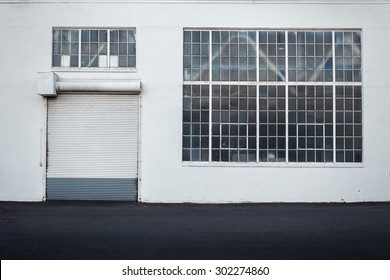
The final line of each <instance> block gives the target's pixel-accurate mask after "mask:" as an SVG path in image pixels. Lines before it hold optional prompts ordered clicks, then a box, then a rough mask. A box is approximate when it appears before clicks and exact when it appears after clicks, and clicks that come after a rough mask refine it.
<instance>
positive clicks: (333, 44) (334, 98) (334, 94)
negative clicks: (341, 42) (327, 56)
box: [332, 31, 336, 163]
mask: <svg viewBox="0 0 390 280" xmlns="http://www.w3.org/2000/svg"><path fill="white" fill-rule="evenodd" d="M335 44H336V35H335V31H332V64H333V69H332V71H333V73H332V76H333V86H332V90H333V108H332V109H333V163H335V162H336V84H335V83H336V51H335V50H336V45H335Z"/></svg>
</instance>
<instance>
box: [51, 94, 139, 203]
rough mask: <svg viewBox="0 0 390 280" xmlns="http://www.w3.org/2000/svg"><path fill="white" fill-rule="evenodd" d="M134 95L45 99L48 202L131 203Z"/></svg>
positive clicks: (135, 148) (133, 193)
mask: <svg viewBox="0 0 390 280" xmlns="http://www.w3.org/2000/svg"><path fill="white" fill-rule="evenodd" d="M138 110H139V96H138V95H87V94H83V95H81V94H60V95H58V97H57V98H55V99H49V101H48V167H47V198H48V199H75V200H76V199H104V200H136V187H137V186H136V185H137V184H136V182H137V180H136V178H137V162H138V160H137V159H138V126H139V125H138V115H139V114H138Z"/></svg>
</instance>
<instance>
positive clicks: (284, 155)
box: [183, 30, 362, 163]
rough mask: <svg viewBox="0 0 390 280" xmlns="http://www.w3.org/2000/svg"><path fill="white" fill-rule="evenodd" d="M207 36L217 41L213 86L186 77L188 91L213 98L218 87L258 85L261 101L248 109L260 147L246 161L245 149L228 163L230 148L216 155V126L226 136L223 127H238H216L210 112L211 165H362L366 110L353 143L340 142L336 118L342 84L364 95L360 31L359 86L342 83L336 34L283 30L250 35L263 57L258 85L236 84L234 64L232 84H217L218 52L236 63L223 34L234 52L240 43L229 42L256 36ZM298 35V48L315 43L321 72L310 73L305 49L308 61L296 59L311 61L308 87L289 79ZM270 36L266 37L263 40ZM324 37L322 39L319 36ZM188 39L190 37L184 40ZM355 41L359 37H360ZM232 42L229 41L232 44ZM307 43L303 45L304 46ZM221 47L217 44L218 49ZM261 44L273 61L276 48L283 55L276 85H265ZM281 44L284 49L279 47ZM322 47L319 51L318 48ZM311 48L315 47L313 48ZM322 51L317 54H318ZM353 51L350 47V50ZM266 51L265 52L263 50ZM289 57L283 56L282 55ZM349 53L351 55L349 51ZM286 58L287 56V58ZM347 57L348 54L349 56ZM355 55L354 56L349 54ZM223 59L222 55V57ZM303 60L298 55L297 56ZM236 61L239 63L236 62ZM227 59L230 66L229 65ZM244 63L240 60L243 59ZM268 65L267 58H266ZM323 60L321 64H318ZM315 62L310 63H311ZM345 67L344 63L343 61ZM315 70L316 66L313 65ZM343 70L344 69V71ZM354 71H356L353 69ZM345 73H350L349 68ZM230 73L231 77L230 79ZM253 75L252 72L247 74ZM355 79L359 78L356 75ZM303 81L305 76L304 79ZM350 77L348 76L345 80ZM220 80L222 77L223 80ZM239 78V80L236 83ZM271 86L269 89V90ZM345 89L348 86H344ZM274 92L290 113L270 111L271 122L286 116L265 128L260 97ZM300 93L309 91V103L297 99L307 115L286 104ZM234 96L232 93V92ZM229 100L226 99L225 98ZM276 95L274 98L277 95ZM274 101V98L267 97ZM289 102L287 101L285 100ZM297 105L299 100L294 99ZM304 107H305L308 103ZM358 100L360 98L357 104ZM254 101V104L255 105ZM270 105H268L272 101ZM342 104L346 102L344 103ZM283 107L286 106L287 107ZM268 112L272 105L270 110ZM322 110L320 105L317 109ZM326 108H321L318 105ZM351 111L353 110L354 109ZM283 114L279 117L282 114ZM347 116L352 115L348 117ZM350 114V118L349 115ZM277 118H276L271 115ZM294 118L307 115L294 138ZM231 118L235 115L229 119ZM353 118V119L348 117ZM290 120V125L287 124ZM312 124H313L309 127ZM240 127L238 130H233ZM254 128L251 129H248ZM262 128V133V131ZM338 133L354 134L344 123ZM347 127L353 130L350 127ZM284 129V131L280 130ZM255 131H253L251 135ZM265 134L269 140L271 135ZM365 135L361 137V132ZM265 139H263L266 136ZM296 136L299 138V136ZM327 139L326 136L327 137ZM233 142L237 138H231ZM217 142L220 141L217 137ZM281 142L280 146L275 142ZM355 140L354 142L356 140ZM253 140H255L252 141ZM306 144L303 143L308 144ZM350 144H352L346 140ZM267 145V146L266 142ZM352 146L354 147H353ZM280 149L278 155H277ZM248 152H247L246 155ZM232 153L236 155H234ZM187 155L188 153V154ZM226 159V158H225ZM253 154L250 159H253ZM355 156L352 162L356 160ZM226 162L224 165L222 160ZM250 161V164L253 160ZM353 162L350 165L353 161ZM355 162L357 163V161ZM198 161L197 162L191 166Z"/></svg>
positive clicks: (273, 70) (275, 68) (270, 71)
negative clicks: (203, 87) (196, 87)
mask: <svg viewBox="0 0 390 280" xmlns="http://www.w3.org/2000/svg"><path fill="white" fill-rule="evenodd" d="M186 32H194V31H186V30H185V31H184V34H185V33H186ZM201 32H208V33H209V36H208V37H209V38H211V42H210V43H209V53H212V54H213V55H212V56H209V57H208V58H209V63H208V65H209V66H211V67H212V69H213V71H211V72H210V71H209V72H208V81H207V80H204V81H203V82H202V81H194V80H191V79H188V78H187V79H186V76H185V75H184V84H185V85H187V84H197V83H198V84H207V86H208V87H209V90H210V93H211V92H213V91H214V87H215V86H218V87H220V88H222V87H224V86H225V88H228V87H232V86H241V85H247V86H250V87H252V86H254V85H257V86H256V87H255V98H253V100H251V101H250V100H248V104H250V103H253V104H252V105H251V106H252V107H253V106H255V112H254V113H255V120H256V123H255V124H256V127H257V129H255V131H254V132H252V134H253V133H254V135H253V136H255V137H254V138H255V139H256V142H255V143H254V147H255V148H254V151H251V153H249V152H248V153H246V154H245V156H242V157H241V155H240V149H239V148H237V151H234V153H233V154H225V155H224V156H223V157H222V155H221V154H222V150H223V149H224V150H229V149H231V147H229V148H222V146H219V147H218V148H219V150H218V149H216V148H215V147H217V146H213V145H214V144H215V143H213V141H214V140H213V137H214V136H215V135H214V132H215V131H214V126H215V125H216V124H218V125H219V133H221V128H222V124H223V125H226V126H228V125H229V129H230V126H231V125H232V123H221V122H219V123H214V122H213V121H212V120H211V118H212V117H213V113H214V110H213V111H212V110H210V111H209V112H208V113H209V117H210V124H212V125H211V126H209V146H210V145H211V147H212V148H211V150H212V151H211V153H209V154H208V157H209V158H208V161H210V162H220V161H223V162H225V161H226V162H286V163H288V162H324V163H326V162H330V163H336V162H337V163H338V162H361V161H362V145H361V143H362V135H361V126H362V123H361V113H362V110H361V108H360V111H356V120H357V121H358V120H360V123H357V124H356V133H357V134H356V135H355V134H353V137H347V136H351V135H349V134H348V135H347V136H345V135H341V134H339V135H338V136H337V137H338V139H339V140H337V139H336V119H335V116H336V93H335V92H336V85H337V86H338V85H339V84H340V83H345V84H346V85H347V84H351V83H353V87H354V88H356V89H357V90H358V91H359V90H360V92H361V73H360V72H359V73H357V70H358V71H361V61H358V60H361V51H360V48H361V42H360V31H353V32H350V33H351V34H352V39H353V40H355V41H354V42H355V45H352V57H353V55H355V57H354V58H355V62H356V65H357V62H359V65H358V67H356V73H357V74H356V75H357V77H359V78H360V80H359V81H358V80H357V79H355V78H353V81H350V80H348V77H347V81H336V74H335V73H336V69H337V65H336V62H335V61H336V56H335V49H336V40H335V38H336V35H335V34H336V33H337V32H336V31H327V30H326V31H304V32H301V31H298V32H295V31H280V30H276V31H268V30H267V31H257V32H256V34H255V36H253V35H250V36H251V40H252V41H254V42H255V44H256V46H258V48H257V51H256V53H255V70H256V69H257V70H256V72H255V79H253V77H252V78H249V75H248V76H247V79H246V80H245V79H243V80H240V79H239V77H240V75H238V78H237V79H235V78H234V77H236V76H235V73H233V75H232V74H231V71H235V68H232V67H231V65H230V64H229V67H226V69H227V72H225V74H224V75H225V76H228V77H229V79H227V80H222V79H215V78H214V71H217V69H218V67H215V64H214V59H215V57H216V56H215V55H214V51H215V50H219V51H220V54H221V55H220V57H219V58H220V59H221V60H222V58H223V57H225V62H227V61H229V63H230V61H231V57H229V56H228V55H227V54H228V53H227V52H224V54H225V55H222V52H223V51H222V47H221V46H222V43H221V40H222V38H221V37H222V34H224V35H223V36H225V37H224V38H225V39H224V44H227V45H228V47H226V46H224V47H225V48H228V49H229V51H230V49H231V48H230V44H235V43H236V41H234V40H233V42H230V41H229V39H230V37H231V34H247V35H246V36H248V37H249V35H248V34H251V33H250V32H252V31H248V32H246V31H242V30H234V31H214V30H208V31H204V30H202V31H201ZM214 32H217V33H215V34H219V36H220V38H219V40H220V42H218V39H216V41H217V42H218V43H219V46H218V47H219V49H218V48H217V47H215V46H214V45H216V44H213V43H214V37H215V36H216V35H213V34H214ZM222 32H226V33H222ZM235 32H241V33H235ZM292 32H294V35H296V41H297V42H296V44H297V45H298V44H299V42H304V44H305V43H306V41H308V42H310V43H313V45H314V46H313V48H314V56H313V57H314V66H316V67H317V68H314V69H313V68H312V67H308V64H307V63H308V61H307V59H306V57H305V56H306V52H307V50H306V45H304V46H303V48H301V51H302V50H304V51H305V55H302V56H296V57H295V59H297V57H301V58H302V59H305V63H306V64H305V67H303V68H302V69H303V70H304V71H305V74H304V77H305V79H304V80H303V81H300V80H296V78H295V80H294V78H293V79H292V80H290V79H289V75H290V74H291V73H292V72H291V71H286V69H289V70H291V68H292V67H291V66H290V59H291V57H292V56H291V55H290V53H289V51H290V48H289V47H290V42H289V40H288V39H289V37H291V36H293V35H291V33H292ZM299 32H300V33H302V34H303V35H299V36H303V38H304V39H302V37H300V38H298V33H299ZM262 33H264V34H265V35H264V34H262ZM317 33H318V34H320V35H318V34H317ZM341 33H342V34H343V36H344V33H349V32H341ZM184 36H186V35H184ZM239 36H242V35H239ZM262 36H263V38H266V40H267V41H266V42H265V41H264V40H263V41H261V40H262V39H260V37H262ZM273 36H276V39H274V38H273ZM310 36H313V37H314V38H313V41H312V39H311V38H308V37H310ZM354 36H355V37H354ZM226 38H229V39H226ZM348 38H350V37H347V39H344V37H343V39H342V41H341V42H340V44H341V43H342V44H346V43H348V42H350V41H348V40H350V39H348ZM298 39H299V40H298ZM226 40H228V41H226ZM302 40H303V41H302ZM249 41H250V40H249V38H247V39H246V40H245V39H243V40H242V42H243V43H244V42H245V43H247V42H249ZM283 41H284V48H283V47H282V46H281V45H280V44H282V42H283ZM217 42H216V43H217ZM238 42H240V39H238ZM261 44H264V45H266V46H267V55H268V50H271V54H275V52H274V50H273V49H272V47H273V46H272V44H274V45H276V48H280V52H279V53H278V51H277V50H276V56H273V57H272V59H270V61H271V62H274V61H275V62H276V65H272V64H270V63H269V62H268V64H267V67H268V66H269V67H268V68H267V69H266V71H267V73H266V75H267V79H268V77H270V76H274V77H276V78H271V80H267V81H264V80H261V75H262V74H261V72H260V71H261V70H264V69H262V68H261V60H262V59H264V57H261V52H260V45H261ZM278 44H279V45H278ZM317 45H318V46H317ZM309 47H311V46H309ZM316 47H317V49H316ZM347 47H348V46H347ZM248 49H249V44H248V45H247V46H246V50H248ZM263 49H264V47H263ZM282 51H283V52H282ZM343 51H344V45H343ZM348 51H349V50H348ZM309 52H310V53H311V50H309ZM283 53H284V54H283ZM343 53H344V52H343ZM348 53H349V54H350V52H348ZM216 54H217V52H216ZM296 54H298V51H297V53H296ZM229 55H230V52H229ZM270 57H271V56H269V57H268V58H270ZM234 58H235V57H233V59H234ZM278 58H282V59H283V58H285V59H284V60H281V61H279V63H278ZM226 59H227V60H226ZM238 59H240V58H238ZM266 59H267V57H266ZM316 59H317V60H316ZM309 62H310V61H309ZM343 62H344V60H343ZM248 65H249V64H247V65H246V66H247V67H248ZM309 66H310V65H309ZM339 67H340V66H339ZM343 67H344V64H343ZM351 67H352V66H351ZM226 69H222V68H221V65H220V69H219V71H220V72H219V73H220V76H219V77H221V75H222V74H221V73H222V71H225V70H226ZM343 69H344V68H343ZM242 70H246V71H249V70H251V69H249V68H243V69H242ZM292 70H294V71H301V68H296V69H292ZM347 70H350V69H347ZM347 70H343V71H347ZM310 71H312V72H314V76H310V75H312V72H310ZM239 72H240V69H238V73H239ZM226 73H228V74H226ZM247 73H248V72H247ZM308 73H309V74H308ZM353 73H355V72H353ZM354 75H355V74H352V77H355V76H354ZM298 76H299V75H298ZM298 76H297V74H295V77H298ZM344 76H345V75H344ZM217 77H218V76H217ZM232 77H233V79H232ZM308 77H311V78H310V79H308ZM266 85H268V86H266ZM342 86H344V85H342ZM272 87H274V88H277V90H276V91H278V92H284V96H285V97H284V99H285V100H284V101H285V102H284V108H283V110H282V109H281V107H282V105H280V106H279V107H278V109H277V110H276V111H273V110H269V108H268V107H267V118H268V117H272V118H273V114H274V113H276V115H277V116H281V115H284V118H282V117H280V120H281V121H279V119H278V121H276V122H275V123H268V122H267V123H261V117H260V116H261V113H264V112H262V111H261V108H260V106H262V105H261V101H260V100H261V97H260V94H259V92H260V91H261V90H264V88H267V91H268V90H269V89H271V91H274V89H272ZM298 87H299V88H304V89H305V95H307V94H308V95H309V96H305V98H303V97H302V96H300V97H297V100H296V102H297V104H298V102H300V103H301V106H302V104H303V103H302V102H304V104H305V105H304V106H305V107H304V109H303V107H300V108H302V109H300V110H298V109H296V110H297V111H292V110H290V108H289V102H286V101H289V99H290V98H289V93H290V91H291V90H292V89H293V88H296V90H297V89H298ZM321 88H322V91H324V96H323V97H321V96H320V95H321ZM317 89H318V94H319V96H318V97H317V96H316V90H317ZM229 90H230V89H229ZM223 92H224V91H223V90H221V92H220V94H221V95H222V94H223ZM325 92H326V96H325ZM225 94H226V93H225ZM271 95H272V93H271ZM267 96H268V92H267ZM213 97H214V94H210V95H209V104H210V105H211V106H214V104H213V102H214V99H213ZM267 98H268V97H267ZM281 99H282V100H283V98H281ZM292 99H293V98H292ZM301 99H302V100H304V101H302V100H301ZM357 100H358V98H357ZM249 101H250V102H249ZM278 101H279V100H278V99H277V100H276V104H278ZM267 102H268V101H267ZM273 102H274V101H273V100H271V102H270V106H271V107H270V108H274V107H273V106H274V105H273V104H271V103H273ZM316 102H318V103H319V104H321V102H323V103H324V110H323V111H318V112H317V111H316V108H314V110H312V109H311V108H312V107H310V106H312V104H316ZM339 102H341V101H339ZM345 102H346V103H348V104H349V102H350V101H349V100H348V101H345ZM356 102H360V105H361V97H360V101H356ZM325 103H326V109H325ZM281 104H283V103H282V102H281ZM267 106H268V104H267ZM315 106H316V105H315ZM318 106H320V105H318ZM348 106H349V105H348ZM278 110H279V111H278ZM337 113H340V112H337ZM344 113H345V114H346V113H347V112H344ZM348 113H350V112H348ZM270 114H271V115H270ZM293 114H295V115H296V116H295V118H296V119H297V118H298V116H300V117H301V118H302V115H305V123H300V122H298V121H297V122H296V123H291V125H295V129H296V130H295V133H292V134H293V135H289V129H287V128H288V127H289V126H290V120H289V117H290V116H292V115H293ZM313 114H314V115H319V116H318V118H319V120H317V119H314V122H313V121H312V116H313ZM229 115H230V113H229ZM320 115H323V116H322V118H323V119H324V122H323V123H321V121H320V120H321V117H320ZM348 116H349V115H348ZM283 119H284V122H282V121H283ZM308 120H309V121H308ZM233 125H234V124H233ZM248 125H249V123H248ZM261 125H262V127H260V126H261ZM283 125H284V126H285V132H284V134H285V136H284V141H283V140H282V139H280V143H279V142H278V141H279V139H278V138H283V132H282V127H283ZM337 125H338V128H339V133H341V132H340V131H341V126H342V125H343V129H344V132H343V133H344V134H345V133H350V129H351V127H350V124H345V123H338V124H337ZM279 126H280V127H281V128H280V129H281V130H280V131H278V132H277V134H276V135H268V134H269V133H272V134H273V132H274V130H275V127H279ZM346 126H347V127H346ZM234 129H235V128H234ZM277 129H278V128H277ZM353 129H355V128H353ZM249 130H250V129H249V128H248V131H249ZM313 130H314V133H313ZM265 131H266V133H267V134H265ZM359 131H360V132H359ZM279 132H280V133H281V134H278V133H279ZM262 133H263V134H262ZM353 133H355V130H353ZM294 134H295V135H294ZM221 135H222V134H219V135H218V136H219V137H220V138H222V136H221ZM321 135H322V136H321ZM230 136H231V135H230ZM279 136H282V137H279ZM261 137H263V138H265V137H268V138H269V139H267V140H266V142H267V143H266V144H267V149H265V148H264V147H265V146H264V145H263V146H262V144H264V139H260V138H261ZM214 138H215V137H214ZM274 138H276V139H277V140H276V141H274V140H275V139H274ZM294 138H295V139H296V140H295V141H296V143H297V146H296V148H295V150H294V149H292V148H290V146H292V145H294V140H292V139H294ZM350 138H352V140H351V139H350ZM248 139H249V138H248ZM302 139H303V140H302ZM345 139H347V140H345ZM290 140H291V141H292V143H291V144H290V143H289V141H290ZM261 141H263V142H261ZM342 141H344V142H346V141H348V145H347V144H345V145H344V146H341V145H340V143H341V142H342ZM351 141H352V142H351ZM275 142H276V145H275ZM298 142H300V143H301V144H302V143H304V145H303V144H302V145H301V146H299V145H298V144H299V143H298ZM336 142H337V143H338V144H339V146H338V148H337V151H336ZM351 143H353V144H352V145H353V148H351V147H352V146H351ZM234 145H235V142H234ZM248 146H249V141H248ZM275 147H276V149H274V148H275ZM241 149H242V148H241ZM242 150H244V149H242ZM229 151H230V150H229ZM294 152H295V157H294V155H293V153H294ZM183 153H184V152H183ZM218 153H219V155H218V156H217V154H218ZM224 153H225V152H224ZM249 154H250V156H249ZM336 154H337V155H338V160H336ZM341 154H342V155H343V160H341V158H342V156H341ZM290 155H291V160H290V159H289V156H290ZM351 155H352V156H351ZM222 158H223V159H222ZM249 158H250V160H249ZM347 158H348V160H347ZM351 158H352V159H353V160H351ZM183 161H189V160H185V159H184V156H183ZM191 161H192V160H191Z"/></svg>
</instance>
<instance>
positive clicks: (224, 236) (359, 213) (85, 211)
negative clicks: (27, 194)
mask: <svg viewBox="0 0 390 280" xmlns="http://www.w3.org/2000/svg"><path fill="white" fill-rule="evenodd" d="M0 258H1V259H3V260H4V259H390V203H367V204H239V205H234V204H233V205H232V204H230V205H196V204H139V203H123V202H112V203H108V202H93V203H92V202H44V203H10V202H0Z"/></svg>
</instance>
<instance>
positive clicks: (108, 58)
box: [107, 29, 111, 68]
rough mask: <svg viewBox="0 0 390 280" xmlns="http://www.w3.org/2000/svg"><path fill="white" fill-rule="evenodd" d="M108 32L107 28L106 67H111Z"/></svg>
mask: <svg viewBox="0 0 390 280" xmlns="http://www.w3.org/2000/svg"><path fill="white" fill-rule="evenodd" d="M110 33H111V32H110V30H109V29H107V68H110V67H111V50H110V45H111V44H110V42H111V39H110Z"/></svg>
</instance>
